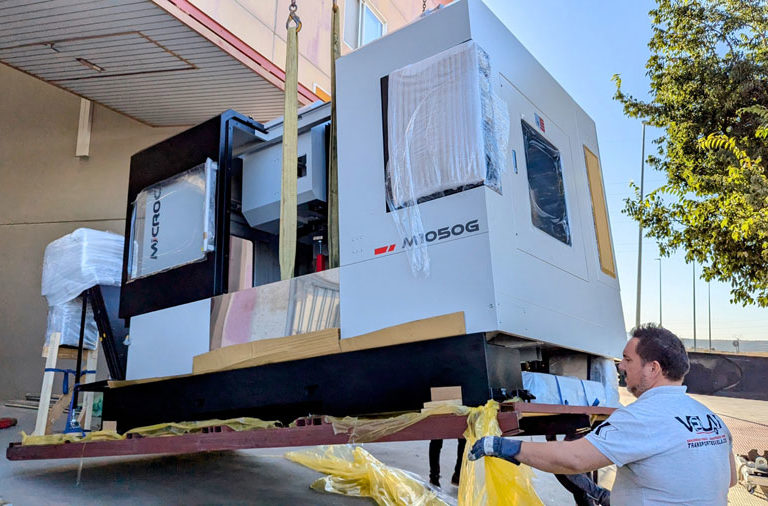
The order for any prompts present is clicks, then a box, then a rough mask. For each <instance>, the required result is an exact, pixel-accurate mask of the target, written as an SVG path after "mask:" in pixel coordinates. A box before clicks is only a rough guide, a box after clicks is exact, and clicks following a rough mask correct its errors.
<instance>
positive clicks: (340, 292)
mask: <svg viewBox="0 0 768 506" xmlns="http://www.w3.org/2000/svg"><path fill="white" fill-rule="evenodd" d="M336 73H337V86H338V89H337V111H338V159H339V174H338V178H339V241H340V257H341V266H340V268H339V269H338V273H335V272H334V273H333V276H334V283H332V285H333V286H331V285H329V284H328V282H327V280H322V282H320V281H318V282H317V283H316V282H315V281H316V280H315V281H312V280H307V283H309V284H308V285H307V286H309V285H311V286H312V287H313V288H312V290H309V291H307V290H294V289H293V288H291V287H293V284H296V285H297V286H298V285H299V284H300V283H299V282H298V279H299V278H295V279H296V280H297V281H296V283H294V282H293V280H291V284H289V285H290V286H289V285H286V286H285V287H282V288H281V289H282V292H280V293H283V292H285V293H286V294H288V295H287V297H288V298H287V299H285V300H283V299H280V301H279V302H280V303H279V304H277V303H276V302H275V300H273V299H274V297H272V296H270V295H268V294H270V293H273V292H274V293H277V291H279V290H278V288H279V287H277V285H275V290H270V289H266V288H265V287H264V286H263V285H266V284H268V283H273V282H276V281H278V279H279V270H278V261H277V258H278V254H277V236H276V233H277V229H278V227H277V224H278V222H277V220H278V218H279V197H280V170H281V168H280V166H281V164H280V158H279V157H280V149H279V148H280V141H281V137H282V122H281V120H279V119H278V120H276V121H274V122H271V123H268V124H266V125H258V124H255V123H254V122H252V121H250V120H248V119H247V118H244V117H241V116H240V115H237V113H234V112H232V111H229V112H227V113H224V114H223V115H222V116H221V117H219V118H214V119H212V120H210V121H208V122H206V123H204V124H201V125H198V126H197V127H194V128H193V129H190V130H189V131H187V132H183V133H181V134H178V135H177V136H175V137H173V138H171V139H169V140H168V141H165V142H163V143H160V144H158V145H157V146H153V147H152V148H149V149H147V150H145V151H143V152H141V153H138V154H136V155H135V156H134V157H133V159H132V167H131V181H130V189H129V203H128V204H129V205H128V215H129V216H131V213H134V212H135V210H134V207H135V206H134V203H133V200H132V199H136V202H139V201H140V197H141V195H143V193H142V192H144V193H146V192H147V189H148V188H149V189H152V188H157V187H159V186H162V187H164V188H170V187H169V183H168V181H173V179H166V178H168V177H176V175H177V174H180V173H185V172H184V171H188V170H189V169H190V168H192V167H196V166H197V165H199V164H200V163H202V162H204V161H205V160H206V158H211V159H212V161H213V162H215V163H216V166H217V167H218V175H217V179H216V192H215V196H216V199H215V202H214V201H209V200H208V199H207V198H206V199H204V201H205V202H204V203H205V205H206V207H205V212H203V213H202V214H201V216H208V217H214V219H213V222H211V225H210V227H209V228H210V230H212V231H214V239H215V241H214V242H215V244H212V246H210V248H209V250H203V253H202V257H203V258H202V260H194V259H193V261H192V262H191V263H190V262H187V263H182V262H178V265H171V266H168V265H165V264H164V265H162V266H161V267H162V268H153V267H152V266H151V263H149V262H150V260H149V259H151V258H150V257H151V254H149V255H148V260H147V262H148V263H147V267H146V269H147V270H146V272H147V273H148V274H149V275H148V276H147V277H143V278H137V279H132V278H129V271H128V270H126V271H125V274H124V282H123V294H122V297H123V299H122V300H121V304H122V306H123V307H124V309H125V310H124V311H123V316H130V317H131V321H132V324H131V340H132V343H133V344H132V345H131V351H130V354H129V358H128V378H129V379H138V378H144V377H149V376H167V375H171V374H183V373H188V372H191V368H192V356H193V355H195V354H199V353H202V352H204V351H207V349H208V348H209V347H210V348H211V349H213V348H215V347H218V346H221V345H222V344H224V343H232V342H242V341H244V340H256V339H263V338H265V337H280V335H265V334H264V332H263V331H264V329H265V325H264V321H266V320H264V318H265V317H264V315H265V311H272V310H275V311H280V312H281V313H280V314H279V315H269V316H270V320H269V321H270V322H272V323H274V321H278V319H280V322H284V323H280V324H276V325H277V326H276V327H275V328H285V329H286V330H285V334H291V333H297V332H299V331H298V330H295V329H304V331H306V330H307V329H310V330H320V328H321V327H322V325H320V324H317V325H315V324H313V326H311V327H306V326H302V325H299V326H296V325H294V323H295V321H297V320H296V319H297V318H298V317H297V316H296V315H297V314H304V313H303V311H304V310H305V309H306V311H307V313H306V314H307V315H314V314H325V313H323V310H322V309H323V308H321V307H320V306H318V307H317V308H314V306H313V304H315V303H316V302H317V304H320V302H318V301H327V300H330V299H328V297H326V295H327V293H331V292H333V301H334V302H333V306H332V307H333V308H334V309H333V311H331V313H332V315H331V316H332V317H328V318H321V319H319V320H318V321H321V320H322V321H323V322H326V321H327V322H332V323H328V325H331V326H339V325H340V327H341V337H342V339H345V338H350V337H354V336H358V335H361V334H366V333H369V332H372V331H375V330H379V329H382V328H386V327H390V326H393V325H397V324H401V323H405V322H409V321H414V320H419V319H423V318H429V317H434V316H440V315H445V314H448V313H454V312H459V311H462V312H464V315H465V321H466V331H467V333H468V334H469V333H478V332H484V333H486V335H487V336H489V337H490V338H492V340H493V342H494V343H496V344H503V345H505V346H508V347H514V348H516V349H518V350H519V351H520V359H521V362H538V363H546V364H547V365H546V367H547V368H548V369H547V370H548V371H549V372H552V373H555V374H565V375H573V376H579V377H582V378H584V379H586V378H587V377H588V376H590V374H589V373H588V371H587V369H588V368H589V363H590V362H589V359H588V355H597V356H603V357H618V356H620V355H621V350H622V347H623V345H624V343H625V342H626V334H625V329H624V321H623V316H622V309H621V299H620V295H619V283H618V279H617V277H616V267H615V260H614V255H613V248H612V242H611V236H610V226H609V222H608V215H607V210H606V203H605V195H604V190H603V182H602V173H601V167H600V161H599V160H600V159H599V153H600V151H599V147H598V143H597V134H596V130H595V124H594V122H593V121H592V119H591V118H590V117H589V116H588V115H587V114H586V113H585V112H584V111H583V110H582V109H581V108H580V107H579V106H578V104H576V102H574V100H573V99H572V98H571V97H570V96H569V95H568V94H567V93H566V92H565V90H563V89H562V87H560V85H559V84H558V83H557V82H556V81H555V80H554V79H553V78H552V76H551V75H549V74H548V73H547V71H546V70H545V69H544V68H543V67H541V65H539V63H538V62H537V61H536V60H535V59H534V57H533V56H532V55H531V54H530V53H528V52H527V51H526V49H525V48H524V47H523V46H522V45H521V44H520V43H519V42H518V41H517V40H516V39H515V37H514V36H513V35H512V34H511V33H510V32H509V30H508V29H507V28H506V27H505V26H504V25H503V24H502V23H501V22H500V21H499V20H498V19H497V18H496V17H495V16H494V15H493V13H492V12H491V11H490V10H489V9H488V8H487V7H486V6H485V5H484V4H483V3H482V2H481V1H480V0H460V1H457V2H454V3H453V4H451V5H449V6H448V7H446V8H442V9H439V10H437V11H436V12H433V13H431V14H429V15H427V16H425V17H423V18H421V19H419V20H417V21H416V22H414V23H413V24H411V25H409V26H406V27H405V28H403V29H401V30H399V31H397V32H394V33H391V34H388V35H387V36H385V37H383V38H381V39H379V40H376V41H374V42H372V43H370V44H368V45H366V46H364V47H362V48H360V49H358V50H357V51H354V52H352V53H350V54H348V55H346V56H344V57H342V58H341V59H339V60H338V61H337V63H336ZM329 114H330V107H329V104H324V105H322V104H315V105H312V106H308V107H307V108H305V109H303V110H300V111H299V150H300V152H299V159H300V165H299V167H297V170H298V176H299V188H298V190H299V213H298V214H299V232H298V236H299V237H298V239H299V240H298V247H299V251H298V254H297V272H296V274H297V275H301V274H307V273H310V272H312V271H313V270H314V265H315V259H314V257H315V256H316V255H318V254H322V253H325V250H324V249H323V248H324V246H323V245H322V244H321V245H320V247H319V248H318V247H317V243H316V242H315V239H316V238H317V237H327V234H326V231H325V223H326V214H325V213H326V209H325V200H326V184H325V177H326V168H327V167H326V157H327V152H326V143H327V134H326V127H327V124H328V119H329ZM180 147H181V148H183V149H180ZM158 159H162V160H172V161H173V162H174V164H175V165H172V166H171V165H169V166H168V167H165V166H163V167H164V170H165V172H166V173H167V174H164V175H158V174H156V173H155V172H154V171H155V170H156V167H157V165H156V164H155V160H158ZM158 185H159V186H158ZM211 194H213V193H211ZM201 202H202V200H201ZM171 203H172V202H171V201H170V200H167V201H166V202H165V203H164V204H163V206H165V205H166V204H168V205H169V206H170V205H171ZM153 213H155V214H157V213H156V212H155V210H154V209H153ZM162 213H163V215H162V217H161V218H162V219H165V216H167V214H166V207H163V208H162ZM198 214H200V213H198ZM161 218H158V219H161ZM147 219H149V218H147ZM152 219H153V220H154V219H155V216H154V214H152ZM198 221H200V220H198ZM214 222H215V223H214ZM132 226H133V228H136V227H138V225H135V226H134V225H130V224H129V226H128V228H127V233H126V237H132V236H131V234H130V232H131V230H133V229H132V228H131V227H132ZM136 229H137V230H138V228H136ZM142 230H143V229H142ZM150 232H151V231H150ZM145 235H146V236H147V237H150V235H151V234H145ZM198 235H199V234H198ZM230 235H233V236H237V237H238V238H244V239H245V240H247V241H250V243H251V244H252V245H253V249H252V252H251V253H252V255H251V257H250V260H248V261H247V262H246V261H245V260H244V257H241V258H240V259H239V260H237V259H236V258H235V256H234V255H230V250H229V242H228V241H229V239H230V237H229V236H230ZM204 237H206V238H207V237H209V236H208V235H205V236H204ZM161 239H162V240H163V242H162V244H161V246H162V248H170V250H169V251H176V249H178V248H177V246H176V245H175V244H174V243H173V242H172V241H170V239H167V238H166V237H165V236H164V237H162V238H161ZM133 242H134V241H133V240H132V241H131V243H130V245H129V247H128V248H127V252H126V258H131V255H130V249H131V248H132V247H134V246H132V245H133ZM321 242H322V241H321ZM195 244H199V243H198V242H195ZM144 246H146V247H147V248H149V249H148V250H147V251H150V253H151V251H152V246H153V244H151V243H150V244H149V245H148V246H147V245H146V244H145V245H144ZM155 246H157V245H155ZM313 247H314V250H313ZM134 249H136V250H137V251H141V247H140V245H139V244H138V243H137V244H136V245H135V248H134ZM196 254H197V255H198V256H199V255H200V254H199V252H198V253H196ZM185 258H186V257H185ZM241 260H242V262H241ZM237 262H240V263H237ZM245 265H249V266H251V267H247V269H250V272H249V273H248V274H246V275H245V276H244V278H245V279H248V277H249V276H250V280H251V281H252V286H253V288H247V290H251V291H252V292H251V293H241V292H237V293H235V294H234V295H233V293H234V292H235V290H236V288H235V289H233V287H232V285H229V286H228V285H227V283H226V279H227V276H229V278H230V279H231V278H232V274H233V272H234V270H235V269H243V268H244V267H243V266H245ZM336 275H338V286H337V285H336V281H335V276H336ZM310 281H311V282H310ZM284 283H287V281H286V282H284ZM307 283H305V284H307ZM260 285H261V286H260ZM166 286H174V287H175V289H174V290H172V291H169V290H165V289H163V287H166ZM245 286H249V285H248V284H247V283H246V284H245ZM286 287H288V288H286ZM283 288H284V289H283ZM329 290H330V291H329ZM294 292H295V293H294ZM305 292H306V294H308V295H306V294H305ZM296 294H305V296H301V297H300V296H299V295H296ZM321 295H322V296H321ZM230 296H232V297H230ZM222 297H223V298H225V299H226V300H225V299H222ZM337 297H338V298H337ZM337 300H338V306H337V305H336V304H337V302H336V301H337ZM313 301H314V302H313ZM317 304H316V305H317ZM222 307H223V308H225V311H226V314H225V315H224V319H223V320H222V319H217V318H216V317H212V315H216V314H218V313H219V312H220V310H219V308H222ZM328 307H331V305H328ZM328 307H326V308H325V309H326V310H327V309H328ZM336 307H340V317H339V318H337V317H336V313H335V311H336V309H335V308H336ZM274 308H278V309H274ZM313 308H314V309H317V313H315V312H313V311H314V309H313ZM331 313H329V314H331ZM308 318H309V319H310V320H312V318H311V317H308ZM180 319H183V320H184V321H186V322H196V323H195V329H196V330H194V331H193V330H191V329H187V330H185V331H184V332H179V326H178V323H177V322H178V321H179V320H180ZM299 319H300V318H299ZM273 320H274V321H273ZM217 321H219V322H222V321H223V322H224V324H222V325H217V324H216V322H217ZM313 321H314V320H313ZM270 325H271V324H270ZM318 325H319V326H318ZM209 327H210V328H209ZM270 328H272V327H270ZM222 329H224V330H222ZM229 331H231V332H233V334H232V335H230V336H227V335H222V332H224V333H226V332H229ZM160 341H162V345H161V344H160ZM158 349H173V350H174V358H175V360H173V361H165V360H162V361H158V360H157V359H156V357H157V356H162V353H160V354H158ZM543 352H545V353H543ZM574 352H577V353H574ZM544 355H546V356H544ZM153 357H155V358H153ZM553 357H556V358H553ZM557 357H559V358H557ZM563 357H566V358H567V359H565V358H563ZM574 358H575V360H571V359H574ZM542 361H543V362H542ZM573 363H578V366H577V367H576V369H578V371H576V372H573V371H571V372H569V368H571V369H573V368H572V367H571V366H570V365H569V366H567V367H566V366H564V365H563V364H573ZM558 364H560V365H558ZM576 369H574V370H576Z"/></svg>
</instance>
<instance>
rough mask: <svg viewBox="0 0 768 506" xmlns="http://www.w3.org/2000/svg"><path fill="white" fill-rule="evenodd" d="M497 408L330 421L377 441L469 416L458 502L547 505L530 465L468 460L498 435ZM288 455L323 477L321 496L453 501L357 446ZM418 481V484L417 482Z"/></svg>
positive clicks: (447, 408) (355, 436)
mask: <svg viewBox="0 0 768 506" xmlns="http://www.w3.org/2000/svg"><path fill="white" fill-rule="evenodd" d="M498 411H499V404H498V403H497V402H496V401H493V400H491V401H488V403H486V405H485V406H481V407H477V408H469V407H466V406H455V405H443V406H436V407H433V408H430V409H426V410H424V411H423V412H421V413H405V414H403V415H399V416H396V417H391V418H381V419H357V418H353V417H345V418H333V417H326V420H327V421H329V422H331V423H332V424H333V427H334V431H335V432H336V433H337V434H339V433H344V434H349V435H350V441H356V442H363V441H366V442H367V441H374V440H376V439H379V438H381V437H384V436H386V435H389V434H393V433H395V432H398V431H400V430H402V429H404V428H405V427H408V426H409V425H413V424H414V423H416V422H418V421H421V420H424V419H425V418H427V417H429V416H432V415H439V414H454V415H462V416H467V430H466V431H465V432H464V437H465V438H466V440H467V446H466V448H467V449H466V452H465V454H464V458H463V460H462V472H461V481H460V483H459V496H458V497H459V504H460V505H468V506H480V505H491V506H498V505H506V504H526V505H541V504H543V503H542V502H541V500H540V499H539V497H538V496H537V495H536V492H535V490H534V489H533V484H532V482H531V478H532V477H533V472H532V471H531V469H530V468H529V467H527V466H522V465H521V466H516V465H514V464H512V463H510V462H507V461H505V460H501V459H496V458H491V457H486V458H483V459H480V460H477V461H474V462H472V461H470V460H469V459H467V452H468V451H469V450H470V449H471V448H472V445H473V444H474V443H475V441H477V440H478V439H479V438H480V437H483V436H500V435H501V428H500V427H499V423H498V419H497V418H496V416H497V414H498ZM286 457H287V458H288V459H290V460H292V461H294V462H297V463H299V464H302V465H304V466H306V467H309V468H311V469H314V470H315V471H319V472H321V473H325V474H327V475H328V476H326V477H324V478H321V479H319V480H318V481H316V482H315V483H313V484H312V485H311V486H312V488H313V489H315V490H319V491H322V492H332V493H337V494H344V495H350V496H359V497H371V498H373V499H374V500H375V501H376V502H377V503H378V504H382V505H391V504H402V505H410V504H418V505H422V504H443V503H442V502H432V501H436V500H437V501H443V502H445V503H448V502H449V501H450V498H446V497H440V496H433V495H432V493H431V492H432V491H431V489H429V487H428V486H427V485H426V484H424V483H423V482H422V481H421V480H419V479H416V478H414V477H413V476H411V475H409V474H407V473H405V472H404V471H401V470H398V469H392V468H388V467H387V466H386V465H384V464H382V463H381V462H379V461H378V460H376V459H375V458H374V457H373V456H371V455H370V454H369V453H368V452H366V451H365V450H364V449H363V448H362V447H359V446H354V445H351V444H350V445H338V446H319V447H315V448H311V449H309V450H305V451H300V452H291V453H288V454H286ZM414 480H415V481H414Z"/></svg>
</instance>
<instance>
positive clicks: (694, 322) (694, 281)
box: [693, 260, 696, 350]
mask: <svg viewBox="0 0 768 506" xmlns="http://www.w3.org/2000/svg"><path fill="white" fill-rule="evenodd" d="M693 349H694V350H695V349H696V260H694V261H693Z"/></svg>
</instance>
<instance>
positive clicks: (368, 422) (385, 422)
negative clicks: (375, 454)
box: [325, 405, 470, 443]
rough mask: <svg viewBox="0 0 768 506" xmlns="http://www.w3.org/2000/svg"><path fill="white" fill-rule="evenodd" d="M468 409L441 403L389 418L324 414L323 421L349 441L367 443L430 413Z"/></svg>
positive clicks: (450, 412) (426, 416)
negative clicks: (347, 436)
mask: <svg viewBox="0 0 768 506" xmlns="http://www.w3.org/2000/svg"><path fill="white" fill-rule="evenodd" d="M469 409H470V408H468V407H466V406H456V405H442V406H433V407H431V408H427V409H424V410H422V411H421V412H413V413H403V414H402V415H398V416H395V417H390V418H356V417H353V416H346V417H344V418H336V417H333V416H326V417H325V421H326V422H328V423H330V424H331V425H332V426H333V432H334V433H335V434H349V442H350V443H369V442H371V441H376V440H377V439H380V438H382V437H384V436H388V435H389V434H394V433H395V432H399V431H401V430H403V429H405V428H406V427H410V426H411V425H413V424H415V423H417V422H420V421H422V420H424V419H426V418H428V417H430V416H432V415H467V414H468V413H469Z"/></svg>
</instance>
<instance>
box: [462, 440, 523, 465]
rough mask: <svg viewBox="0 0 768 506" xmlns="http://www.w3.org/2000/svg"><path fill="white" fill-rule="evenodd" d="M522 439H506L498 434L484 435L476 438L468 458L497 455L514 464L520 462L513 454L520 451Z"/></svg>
mask: <svg viewBox="0 0 768 506" xmlns="http://www.w3.org/2000/svg"><path fill="white" fill-rule="evenodd" d="M521 444H522V441H519V440H517V439H506V438H503V437H499V436H485V437H481V438H480V439H478V440H477V441H476V442H475V444H474V446H472V449H471V450H470V451H469V455H468V457H469V460H477V459H479V458H480V457H498V458H500V459H504V460H508V461H510V462H512V463H513V464H515V465H520V462H519V461H518V460H517V459H516V458H515V455H517V454H518V453H520V445H521Z"/></svg>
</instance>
